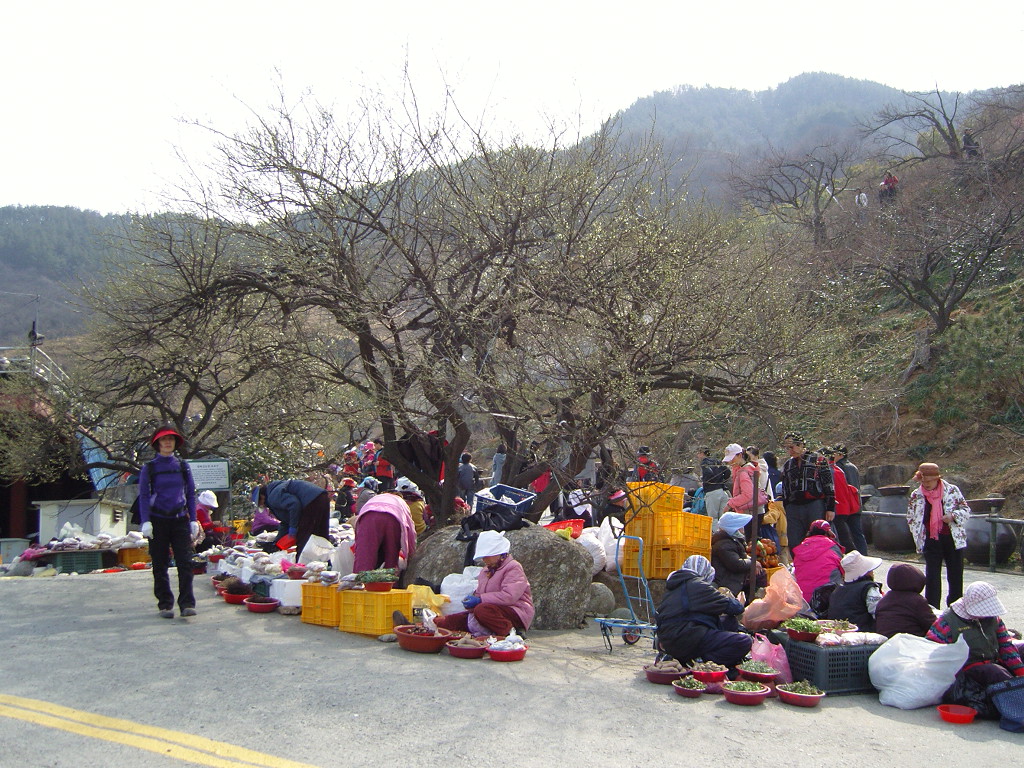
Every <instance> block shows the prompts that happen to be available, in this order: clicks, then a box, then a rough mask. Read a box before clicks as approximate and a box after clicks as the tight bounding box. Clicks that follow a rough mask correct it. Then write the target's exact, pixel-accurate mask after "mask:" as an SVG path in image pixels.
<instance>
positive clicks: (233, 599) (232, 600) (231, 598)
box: [221, 592, 252, 605]
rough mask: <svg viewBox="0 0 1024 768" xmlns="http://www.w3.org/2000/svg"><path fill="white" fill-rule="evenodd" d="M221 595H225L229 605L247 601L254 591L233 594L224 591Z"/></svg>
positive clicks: (225, 600)
mask: <svg viewBox="0 0 1024 768" xmlns="http://www.w3.org/2000/svg"><path fill="white" fill-rule="evenodd" d="M221 597H223V598H224V602H225V603H228V604H229V605H241V604H242V603H244V602H245V600H246V598H249V597H252V592H248V593H246V594H244V595H233V594H231V593H230V592H222V593H221Z"/></svg>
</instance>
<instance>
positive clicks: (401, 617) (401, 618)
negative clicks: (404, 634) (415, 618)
mask: <svg viewBox="0 0 1024 768" xmlns="http://www.w3.org/2000/svg"><path fill="white" fill-rule="evenodd" d="M401 624H412V622H411V621H409V618H408V617H407V616H406V615H405V614H404V613H402V612H401V611H395V612H394V613H392V614H391V626H393V627H397V626H399V625H401Z"/></svg>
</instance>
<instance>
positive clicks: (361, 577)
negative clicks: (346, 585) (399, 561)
mask: <svg viewBox="0 0 1024 768" xmlns="http://www.w3.org/2000/svg"><path fill="white" fill-rule="evenodd" d="M356 581H357V582H359V583H360V584H372V583H374V582H378V581H392V582H393V581H398V569H397V568H377V569H375V570H372V571H360V572H359V573H357V574H356Z"/></svg>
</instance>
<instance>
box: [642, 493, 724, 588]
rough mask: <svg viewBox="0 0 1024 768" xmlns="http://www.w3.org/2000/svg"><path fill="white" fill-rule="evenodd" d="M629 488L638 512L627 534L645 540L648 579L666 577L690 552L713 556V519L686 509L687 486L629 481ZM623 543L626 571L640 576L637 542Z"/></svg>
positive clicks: (644, 557)
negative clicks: (685, 510) (684, 509)
mask: <svg viewBox="0 0 1024 768" xmlns="http://www.w3.org/2000/svg"><path fill="white" fill-rule="evenodd" d="M628 488H629V496H630V503H631V505H632V507H633V510H635V511H636V515H635V516H633V518H632V519H631V520H629V522H628V523H626V530H625V533H626V535H627V536H637V537H638V538H641V539H643V541H644V556H643V569H644V574H645V575H646V576H647V578H649V579H664V578H665V577H666V576H668V575H669V574H670V573H671V572H672V571H674V570H676V569H677V568H679V567H680V566H681V565H682V564H683V561H684V560H686V558H687V557H689V556H690V555H704V556H705V557H711V518H710V517H707V516H705V515H691V514H690V513H689V512H684V511H683V501H684V499H685V496H686V491H685V489H683V488H680V487H678V486H674V485H666V484H665V483H629V484H628ZM627 517H628V516H627ZM623 546H624V552H625V554H624V556H623V560H622V572H623V574H625V575H626V576H639V575H640V571H639V569H638V568H637V547H636V545H635V544H634V543H633V542H630V541H627V542H624V544H623Z"/></svg>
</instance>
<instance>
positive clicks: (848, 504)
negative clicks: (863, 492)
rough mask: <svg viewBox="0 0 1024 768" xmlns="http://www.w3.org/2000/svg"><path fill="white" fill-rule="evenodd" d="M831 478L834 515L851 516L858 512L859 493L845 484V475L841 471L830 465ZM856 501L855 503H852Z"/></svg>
mask: <svg viewBox="0 0 1024 768" xmlns="http://www.w3.org/2000/svg"><path fill="white" fill-rule="evenodd" d="M830 464H831V466H832V478H833V484H834V486H835V491H836V514H837V515H852V514H854V513H855V512H860V493H859V492H858V491H857V489H856V488H854V487H853V486H852V485H850V484H849V483H848V482H846V475H845V474H843V470H841V469H840V468H839V467H837V466H836V465H835V464H832V463H831V462H830ZM854 499H856V503H854Z"/></svg>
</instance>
